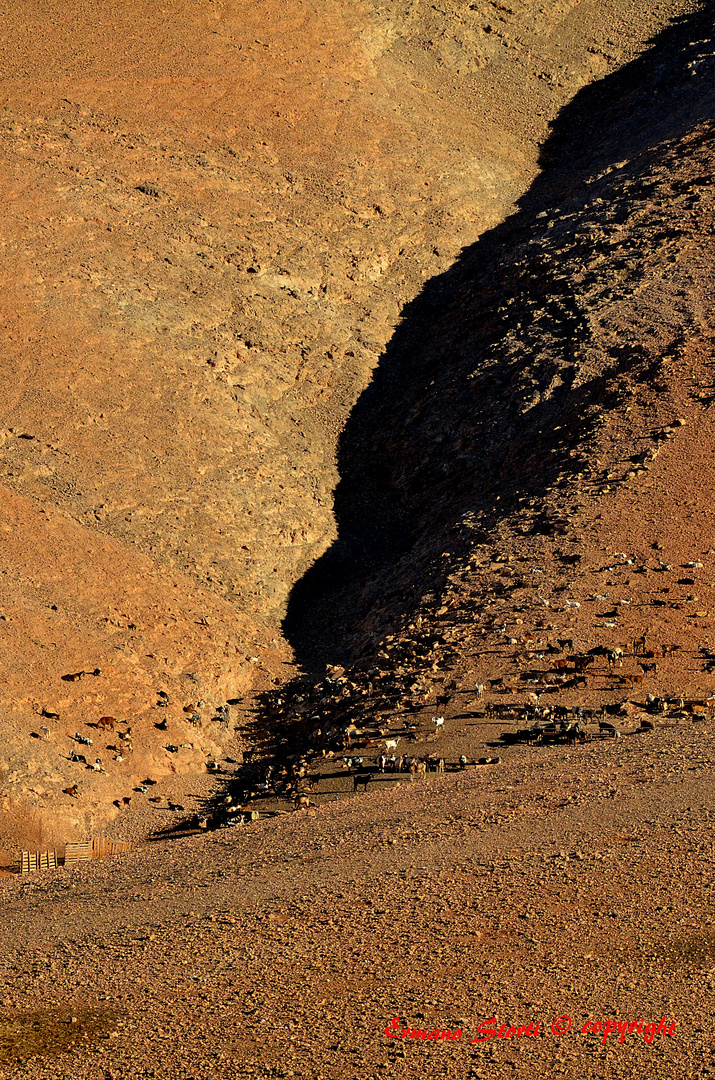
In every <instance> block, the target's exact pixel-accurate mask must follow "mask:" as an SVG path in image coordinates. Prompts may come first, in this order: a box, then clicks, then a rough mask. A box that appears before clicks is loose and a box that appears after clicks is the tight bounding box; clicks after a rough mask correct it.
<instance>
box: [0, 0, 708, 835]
mask: <svg viewBox="0 0 715 1080" xmlns="http://www.w3.org/2000/svg"><path fill="white" fill-rule="evenodd" d="M6 7H7V10H6V12H5V15H4V23H3V39H2V42H1V43H0V52H1V57H2V64H1V67H0V71H1V77H0V101H1V102H2V113H1V114H0V122H1V124H2V142H3V155H2V163H0V170H1V172H2V184H3V191H4V196H5V197H4V200H3V205H4V211H3V248H4V254H5V259H4V261H3V271H2V274H3V278H2V289H1V290H0V318H1V320H2V326H3V371H4V376H5V377H4V386H5V392H4V394H3V401H2V417H1V418H0V437H1V438H2V476H1V480H2V484H3V491H4V495H3V500H2V514H3V524H2V534H1V535H2V537H3V541H2V543H3V553H2V558H3V564H4V569H5V570H6V572H5V573H3V575H2V587H1V588H2V593H1V595H0V603H1V604H2V605H3V618H2V620H0V627H2V635H3V641H2V657H3V659H2V676H1V677H0V696H1V704H2V723H3V732H4V742H3V753H2V760H0V776H1V777H2V787H1V788H0V792H1V796H0V797H1V798H2V805H3V808H4V811H5V815H6V816H5V821H6V822H12V825H11V827H10V826H8V831H9V833H11V834H13V835H15V836H16V837H18V836H19V833H18V829H19V830H20V832H21V831H22V828H23V825H22V822H24V821H25V820H26V815H25V809H24V808H26V807H28V806H31V807H32V814H33V820H35V821H36V822H38V823H39V824H38V829H39V830H40V831H39V832H35V833H34V834H33V835H35V836H36V838H37V837H39V836H40V835H42V836H44V837H45V838H47V839H49V838H51V837H52V835H59V837H60V838H66V837H67V833H68V830H69V831H70V832H72V831H74V832H79V833H83V832H85V831H86V830H87V829H90V828H92V827H93V824H92V823H93V822H95V821H100V820H101V819H102V817H106V816H107V815H112V814H114V813H115V809H114V808H113V804H114V801H115V799H116V798H119V797H120V796H121V797H123V796H124V793H125V791H126V790H131V787H132V785H133V784H135V783H136V781H138V780H140V779H142V775H141V774H142V773H144V771H145V768H148V769H150V770H151V771H153V772H155V773H157V774H158V775H161V776H169V775H171V774H172V770H175V769H176V767H177V766H176V764H175V762H174V760H173V759H172V758H171V757H169V756H167V753H168V752H166V751H165V750H164V749H163V745H164V736H163V735H162V734H161V733H159V734H156V731H157V729H156V728H155V727H154V723H155V722H157V719H158V716H159V715H161V714H156V713H155V712H154V711H153V710H154V709H155V708H156V698H155V694H156V693H157V692H158V691H159V690H161V691H162V692H163V693H165V694H167V695H168V696H169V699H170V703H171V704H170V708H171V710H172V719H173V720H175V721H176V723H177V724H178V725H179V730H178V731H176V732H175V734H176V736H177V737H176V739H175V740H174V743H175V744H176V745H180V744H181V743H186V744H187V747H186V748H185V749H187V752H188V759H191V760H194V758H195V759H196V761H199V760H201V759H202V757H205V755H206V754H207V753H208V754H216V753H217V752H218V750H219V749H220V747H221V745H223V744H222V742H221V740H218V738H217V737H215V735H209V734H208V733H207V732H206V731H204V732H202V733H201V734H200V735H199V734H197V732H196V731H189V730H188V729H186V728H185V727H182V726H181V725H182V724H184V721H183V720H182V716H183V715H184V714H183V710H184V709H188V708H191V707H192V706H194V707H196V706H197V702H199V701H203V702H205V704H204V706H202V708H203V709H204V710H205V711H206V712H210V713H213V712H214V710H215V709H216V708H217V706H218V705H219V704H225V702H226V701H227V700H234V699H238V698H241V697H243V696H244V695H245V694H246V693H248V692H250V691H251V690H252V689H257V690H264V689H266V688H267V687H268V686H270V685H271V683H272V682H273V681H275V680H278V681H279V682H280V681H282V680H283V679H284V678H285V672H286V671H287V670H289V669H288V668H286V667H285V664H286V663H288V662H290V658H291V652H290V649H289V648H288V646H287V643H286V641H285V639H284V638H283V636H282V634H281V630H280V624H281V620H282V619H283V616H284V614H285V611H286V605H287V602H288V598H289V595H290V593H291V590H292V588H293V586H294V584H295V583H296V581H298V580H299V579H300V578H301V576H302V575H303V573H304V571H305V570H306V569H307V568H308V567H309V566H311V564H313V563H314V562H315V560H316V559H318V558H319V557H320V556H321V554H322V553H323V552H324V551H325V550H326V548H328V547H329V546H330V545H331V543H332V541H333V540H334V539H335V536H336V528H335V521H334V517H333V507H332V491H333V488H334V487H335V485H336V483H337V481H338V479H339V471H340V469H341V466H340V463H339V462H338V461H337V460H336V447H337V442H338V437H339V434H340V432H341V431H342V429H343V427H344V425H345V422H346V420H347V418H348V416H349V415H350V413H351V410H352V407H353V405H354V403H355V401H356V399H357V398H358V397H359V395H360V393H361V391H362V390H363V389H364V387H365V386H366V384H367V383H368V382H369V380H370V378H371V374H372V371H373V370H374V368H375V366H376V364H377V362H378V357H379V356H380V355H381V353H382V352H383V350H384V348H385V346H386V344H387V343H388V342H389V340H390V338H391V337H392V334H393V331H394V328H395V326H396V324H397V322H398V318H399V315H400V311H401V309H402V307H403V305H404V304H405V302H409V301H412V300H413V298H414V297H415V296H416V295H417V294H418V293H419V291H420V289H421V288H422V286H423V284H424V283H425V282H426V281H428V280H429V279H431V278H432V277H433V276H434V275H435V273H438V272H440V271H447V268H448V267H450V266H451V264H452V263H453V261H454V258H455V256H456V255H457V253H458V252H459V251H460V249H461V248H463V247H464V246H465V245H469V244H471V243H473V242H474V241H475V240H476V238H477V237H478V236H479V235H480V234H481V233H482V232H483V231H484V230H485V229H486V228H489V227H492V226H494V225H495V224H496V223H497V222H498V221H500V220H501V219H502V218H503V217H504V215H505V213H506V212H507V210H508V208H509V207H510V206H511V205H512V203H513V200H514V199H515V198H516V197H517V196H519V195H520V194H521V193H522V192H524V190H525V189H526V188H527V187H528V185H529V183H530V182H531V181H532V180H533V178H534V176H535V175H536V174H537V171H538V168H539V164H538V153H539V146H540V144H541V143H542V142H543V140H544V138H545V136H546V134H547V129H548V122H549V120H550V119H551V118H553V117H554V116H555V115H556V114H557V113H558V111H559V109H561V107H562V106H563V105H564V104H565V103H566V102H567V101H568V100H570V99H571V98H572V97H573V95H574V94H575V93H576V92H577V91H578V90H579V89H580V88H581V87H583V86H584V85H586V84H588V83H589V82H590V81H592V80H594V79H599V78H602V77H603V76H604V75H606V74H607V73H608V72H609V71H612V70H615V69H616V68H617V67H618V66H619V65H621V64H623V63H625V62H627V61H629V60H630V59H632V57H634V56H635V55H636V54H637V53H638V52H639V50H641V49H643V48H644V46H645V45H646V43H647V41H648V39H649V37H650V36H651V35H653V34H654V33H656V32H657V31H659V30H660V29H661V28H662V27H663V26H664V25H665V24H666V22H667V20H668V19H669V18H670V17H672V16H680V15H682V14H683V13H687V12H689V11H690V10H691V7H692V5H691V4H690V3H683V2H680V0H669V2H668V3H666V4H662V3H658V4H656V3H652V4H650V3H648V4H638V5H636V4H634V3H633V2H632V0H610V2H608V3H605V4H599V5H598V7H594V6H593V5H591V4H589V3H573V2H567V3H564V2H562V0H551V2H549V3H547V4H540V5H538V6H533V5H531V4H528V3H522V2H520V3H512V4H509V5H507V4H496V3H479V4H462V3H456V2H449V3H446V4H442V5H441V6H440V7H439V8H438V7H436V6H434V5H428V4H426V3H421V2H420V3H412V2H411V3H401V2H399V3H398V2H395V3H391V4H373V3H368V2H362V3H347V2H343V3H337V2H333V0H320V3H318V4H314V5H311V6H308V5H304V4H300V3H296V4H295V5H290V6H289V7H286V5H285V4H282V3H279V4H277V3H273V2H261V3H260V4H255V3H250V4H247V3H243V2H240V0H231V2H228V0H227V2H218V0H191V2H186V3H183V4H181V5H180V6H179V7H177V6H176V5H174V6H173V7H172V8H171V10H169V9H161V8H157V7H155V6H151V5H147V4H145V3H141V2H137V3H132V4H124V5H122V6H121V8H120V9H116V8H115V7H113V6H111V5H108V4H104V3H101V4H95V5H92V7H91V10H88V9H87V8H86V5H83V6H80V5H78V4H75V3H69V4H64V5H63V8H62V16H61V18H60V17H59V16H58V15H57V14H56V13H54V12H53V10H52V9H50V8H45V7H38V8H36V9H33V10H32V11H31V12H28V10H27V6H26V5H21V4H16V3H10V4H9V5H6ZM339 516H340V515H339ZM293 636H294V635H293V633H292V631H291V638H292V637H293ZM300 651H301V660H303V659H304V656H303V654H304V653H305V649H302V647H301V649H300ZM252 658H253V659H252ZM95 669H100V670H101V671H102V673H103V674H102V676H101V677H97V678H95V679H88V678H84V679H81V680H79V681H77V682H76V683H75V684H73V685H72V687H71V689H70V688H69V687H68V684H67V683H66V682H62V681H61V678H62V676H63V675H68V674H72V673H77V672H79V671H83V670H88V671H93V670H95ZM192 679H193V680H195V681H194V682H191V680H192ZM43 711H44V712H45V713H50V714H53V717H54V716H56V717H58V718H59V719H51V720H50V723H49V725H45V726H49V727H50V728H51V741H50V744H49V746H48V747H46V746H42V747H38V741H37V740H33V739H32V735H33V733H34V734H35V735H37V734H38V733H39V732H38V729H39V726H41V724H42V722H43V721H44V720H47V719H49V718H48V717H46V716H45V717H43V715H42V713H43ZM102 715H111V716H114V717H116V718H117V719H118V720H121V721H123V722H124V723H126V724H127V725H131V726H133V729H134V730H133V735H134V740H135V743H136V745H137V746H141V747H142V758H141V761H139V759H138V758H135V759H134V760H135V761H136V762H137V764H136V765H135V764H134V763H132V764H131V765H130V764H129V763H128V762H126V761H125V762H123V763H122V762H120V763H118V764H117V763H116V762H114V758H111V760H112V762H114V763H113V764H112V767H111V770H109V769H107V771H106V773H105V774H104V775H103V776H102V775H100V774H93V773H92V774H90V772H89V771H88V772H87V773H86V775H83V776H81V779H82V790H83V791H84V792H85V795H84V796H83V804H82V805H83V806H84V809H82V808H81V804H80V803H79V802H78V801H73V802H72V805H71V809H69V810H68V809H66V807H67V797H66V796H63V795H62V790H63V788H64V787H65V786H73V784H74V782H75V781H76V780H77V778H78V774H77V770H76V768H70V767H69V765H68V762H67V756H68V748H69V746H70V744H69V743H68V742H67V736H72V735H73V734H74V733H75V732H76V731H77V730H78V729H81V730H82V731H85V729H86V727H87V725H88V724H94V723H95V722H96V720H97V719H98V718H99V717H100V716H102ZM234 724H235V718H234V720H233V721H232V726H233V725H234ZM210 730H213V731H214V732H215V730H216V727H215V726H214V728H213V729H210ZM227 734H230V732H228V733H227ZM107 745H111V744H109V743H108V744H107ZM231 749H232V752H233V753H235V754H238V755H240V752H241V746H240V743H236V742H235V740H234V741H233V742H232V743H231ZM112 753H113V752H112V751H107V749H106V746H105V745H104V744H102V746H101V748H100V753H99V754H98V755H97V756H100V757H101V758H102V761H103V764H104V766H105V768H106V762H107V761H108V760H110V756H111V754H112ZM188 759H187V760H188ZM119 765H121V768H119ZM183 767H184V766H182V769H183ZM29 774H31V775H32V778H33V779H32V783H28V782H27V777H28V775H29ZM96 785H99V786H98V787H97V786H96ZM59 809H61V813H60V814H59V816H53V815H57V813H58V810H59ZM46 811H50V812H49V813H47V812H46ZM13 815H15V816H14V817H13ZM53 821H54V822H55V823H56V828H55V825H53ZM53 829H54V833H53ZM43 830H44V832H43Z"/></svg>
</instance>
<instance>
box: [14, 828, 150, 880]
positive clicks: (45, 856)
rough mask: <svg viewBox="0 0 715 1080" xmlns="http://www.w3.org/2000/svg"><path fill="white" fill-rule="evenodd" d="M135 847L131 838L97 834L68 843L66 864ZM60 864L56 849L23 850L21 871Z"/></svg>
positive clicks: (120, 852)
mask: <svg viewBox="0 0 715 1080" xmlns="http://www.w3.org/2000/svg"><path fill="white" fill-rule="evenodd" d="M133 848H134V843H133V842H132V841H131V840H126V841H125V840H107V839H105V838H104V837H103V836H95V837H94V839H93V840H81V841H79V842H78V843H73V844H66V845H65V859H64V862H65V866H73V865H74V863H78V862H85V861H86V860H88V859H101V858H102V856H103V855H121V854H122V853H123V852H125V851H131V850H132V849H133ZM58 865H59V860H58V858H57V852H56V851H23V852H22V856H21V859H20V873H21V874H30V873H32V872H33V871H36V870H54V868H55V867H56V866H58Z"/></svg>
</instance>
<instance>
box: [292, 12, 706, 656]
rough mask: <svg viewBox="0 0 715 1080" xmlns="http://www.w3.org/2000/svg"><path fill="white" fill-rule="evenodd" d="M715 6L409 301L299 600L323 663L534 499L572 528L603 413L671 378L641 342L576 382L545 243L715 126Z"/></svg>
mask: <svg viewBox="0 0 715 1080" xmlns="http://www.w3.org/2000/svg"><path fill="white" fill-rule="evenodd" d="M713 9H714V5H712V4H707V5H705V6H704V7H703V8H701V9H700V10H699V11H698V12H696V13H695V14H693V15H690V16H688V17H683V18H682V19H680V20H679V21H678V22H677V23H675V24H674V25H672V26H670V27H668V28H667V29H665V30H664V31H662V32H661V33H660V34H659V35H658V37H657V39H656V40H655V41H654V42H653V43H652V45H651V47H650V48H649V49H648V51H647V52H646V53H645V54H644V55H643V56H641V57H640V58H638V59H637V60H635V61H634V62H632V63H631V64H628V65H627V66H625V67H624V68H622V69H621V70H619V71H618V72H616V73H614V74H613V75H611V76H608V77H607V78H605V79H604V80H602V81H601V82H598V83H596V84H593V85H591V86H589V87H587V88H584V89H583V90H582V91H581V92H580V93H579V94H578V95H577V96H576V98H575V99H574V100H573V101H572V102H571V103H570V104H569V105H568V106H567V107H565V108H564V109H563V110H562V112H561V114H560V115H559V117H558V118H557V120H556V121H555V122H554V124H553V126H552V132H551V135H550V137H549V139H548V140H547V142H546V144H545V146H544V148H543V153H542V167H543V171H542V173H541V174H540V176H539V177H538V179H537V180H536V181H535V182H534V184H533V185H532V187H531V189H530V190H529V191H528V192H527V193H526V194H525V195H524V197H523V198H522V199H521V200H520V204H519V211H518V212H517V213H516V214H515V215H514V216H513V217H511V218H510V219H509V220H507V221H506V222H505V223H503V224H502V225H500V226H499V227H497V228H495V229H494V230H492V231H491V232H489V233H487V234H485V235H484V237H483V238H481V239H480V240H479V241H478V242H477V243H476V244H474V245H473V246H472V247H471V248H469V249H467V250H465V251H464V252H463V254H462V256H461V257H460V259H459V260H458V261H457V263H455V265H454V266H453V267H451V268H450V270H449V271H447V272H446V273H444V274H442V275H440V276H439V277H437V278H435V279H433V280H432V281H430V282H429V283H428V284H427V285H426V286H425V288H424V289H423V291H422V293H421V294H420V295H419V296H418V297H417V298H416V299H415V300H414V301H413V302H411V303H410V304H408V305H407V306H406V307H405V309H404V311H403V316H402V321H401V325H400V326H399V328H398V330H397V331H396V333H395V335H394V337H393V339H392V340H391V342H390V343H389V345H388V347H387V349H386V350H385V353H384V355H383V356H382V357H381V360H380V363H379V366H378V368H377V370H376V372H375V376H374V379H373V381H372V383H371V384H370V386H369V387H368V388H367V389H366V390H365V392H364V393H363V394H362V395H361V397H360V399H359V400H358V402H357V403H356V405H355V408H354V410H353V412H352V414H351V416H350V418H349V420H348V423H347V424H346V427H345V429H344V431H343V433H342V436H341V439H340V443H339V469H340V476H341V479H340V482H339V484H338V487H337V489H336V493H335V514H336V518H337V524H338V539H337V540H336V541H335V543H334V544H333V545H332V547H331V548H330V549H329V551H327V552H326V553H325V555H324V556H323V557H322V558H321V559H320V560H318V562H317V563H316V564H315V565H314V566H313V567H311V569H310V570H309V571H308V572H307V573H306V574H305V575H304V577H303V578H302V580H301V581H299V582H298V583H297V585H296V586H295V588H294V590H293V592H292V595H291V599H290V603H289V608H288V613H287V616H286V620H285V624H284V630H285V633H286V634H287V636H288V638H289V640H290V641H291V643H292V645H293V647H294V649H295V652H296V656H297V658H298V660H299V662H300V663H301V664H302V665H303V667H304V668H305V669H306V670H317V669H319V668H321V667H322V665H323V664H324V663H325V662H326V661H330V662H335V663H337V662H340V663H343V662H345V661H353V660H355V658H356V657H357V656H359V653H360V649H361V647H362V646H363V645H365V644H366V643H367V642H369V640H370V639H371V638H374V637H375V635H379V634H382V633H384V632H385V631H386V630H387V629H388V628H389V627H390V625H391V623H394V622H395V620H397V619H400V618H402V617H404V616H405V615H407V614H409V613H410V612H411V611H413V610H414V608H415V606H416V604H417V603H418V602H419V600H420V598H421V597H422V596H423V595H425V594H426V593H429V592H434V591H437V590H439V588H440V586H441V584H442V583H443V579H444V576H445V573H447V572H449V571H450V570H451V569H452V568H453V563H454V559H453V558H452V559H450V560H447V559H444V558H443V557H442V555H443V552H444V551H448V552H449V553H450V555H451V556H453V557H454V556H459V554H460V552H462V551H464V550H466V549H467V548H468V547H469V546H470V545H471V544H472V543H474V541H475V540H477V541H479V540H481V541H483V542H486V541H488V540H489V539H490V538H491V537H492V536H493V535H494V534H495V530H496V529H497V528H498V526H499V524H500V523H501V522H503V521H504V520H505V519H507V518H508V517H509V516H510V515H511V514H513V513H514V511H515V510H516V509H517V508H518V507H519V506H523V505H524V504H525V503H526V504H528V503H529V502H533V501H534V500H536V513H535V517H534V518H533V520H532V522H531V526H530V527H531V529H532V530H533V531H534V532H539V531H541V532H543V533H548V532H552V533H553V532H558V531H560V530H561V529H562V528H563V523H562V522H559V521H558V520H554V519H553V516H552V517H549V514H548V513H544V514H542V515H541V516H540V515H539V513H538V502H539V500H540V499H541V498H543V496H544V495H545V493H546V491H547V489H549V488H550V487H552V486H553V485H554V484H558V483H561V485H562V486H564V476H568V474H571V475H573V473H574V472H577V471H579V469H583V468H584V467H585V465H584V462H583V461H579V460H578V458H577V459H576V460H574V457H573V452H574V448H575V447H578V446H579V445H580V444H583V443H584V442H586V441H587V440H588V437H589V433H590V431H591V429H592V426H593V423H594V421H595V419H596V417H597V416H598V413H599V412H601V411H602V410H603V408H604V407H608V406H610V405H614V404H616V403H618V401H619V400H620V399H621V395H622V393H623V388H624V385H625V383H626V382H627V381H628V380H630V381H631V382H633V381H638V380H639V379H652V378H653V375H654V370H653V359H652V357H650V356H648V354H647V351H646V350H643V349H640V348H639V347H638V345H637V344H635V345H631V346H624V347H623V348H622V349H617V350H612V351H611V355H609V356H607V357H606V358H605V363H601V366H600V368H599V367H598V365H596V367H595V368H594V369H593V371H591V372H590V373H589V374H588V378H586V379H584V378H582V377H581V376H579V377H578V378H576V370H575V367H574V363H573V361H574V358H575V357H576V354H577V353H579V350H583V348H584V346H585V345H587V343H588V338H589V328H588V325H587V322H586V320H585V319H584V316H583V313H582V310H581V307H580V305H579V302H578V294H577V291H576V290H575V288H574V286H573V285H572V284H571V283H570V282H564V281H563V280H562V279H561V278H560V277H559V268H558V259H554V260H553V261H552V262H550V261H549V259H548V258H547V256H546V255H540V254H539V243H540V241H539V237H540V236H542V235H543V236H547V226H548V224H549V219H550V218H551V217H552V215H553V214H554V213H555V212H556V211H555V208H558V206H559V203H560V202H561V201H562V200H572V202H573V203H574V205H575V207H576V209H577V210H579V208H580V211H581V212H582V213H583V212H584V211H586V210H588V208H589V206H590V205H592V203H591V202H589V200H593V199H594V198H595V197H596V196H598V198H600V199H601V200H604V201H606V202H607V201H608V198H609V183H610V180H609V179H608V176H606V177H603V176H601V177H600V178H599V180H598V181H597V182H595V183H591V184H590V185H587V184H586V181H587V180H589V179H590V178H593V177H594V175H595V174H599V173H605V172H606V171H607V170H610V171H618V168H619V167H620V166H623V167H624V168H626V170H627V171H628V170H629V169H630V175H631V177H632V180H631V181H630V186H629V197H630V198H631V199H633V200H636V201H637V200H638V199H639V198H642V199H647V198H648V194H649V188H648V184H647V168H648V160H650V158H649V155H650V156H651V158H652V157H653V156H654V155H655V156H656V157H657V154H658V153H659V152H660V148H662V145H663V144H664V143H666V142H668V141H670V140H677V139H680V138H681V137H683V136H685V135H687V133H688V132H691V131H692V130H693V129H694V128H695V127H696V125H698V124H699V123H702V122H704V121H708V120H710V119H711V118H712V117H713V105H714V103H715V96H714V92H713V73H714V72H715V64H714V63H713V59H712V57H711V56H710V55H709V54H711V53H713V51H715V50H714V49H713V45H712V44H711V42H712V38H713ZM639 156H640V157H641V159H642V160H640V161H638V162H636V160H635V159H636V158H638V157H639ZM644 162H645V163H644ZM624 163H625V164H624ZM644 177H645V178H646V179H644ZM529 241H531V242H532V243H531V247H527V245H528V243H529ZM532 249H533V250H532ZM525 251H528V254H526V255H525V254H524V253H525ZM517 253H518V255H519V259H517V258H516V256H517ZM535 311H538V312H539V315H540V319H541V322H540V323H539V325H538V327H537V328H536V329H537V330H538V333H536V331H535V330H534V328H533V326H532V323H533V322H534V312H535ZM532 331H533V333H532ZM530 334H531V338H530V336H529V335H530ZM539 335H541V336H539ZM544 335H546V339H547V347H545V348H542V345H543V338H544ZM542 353H543V355H542ZM529 398H531V400H529ZM554 428H558V429H560V430H558V432H555V431H554ZM450 564H451V565H450Z"/></svg>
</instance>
